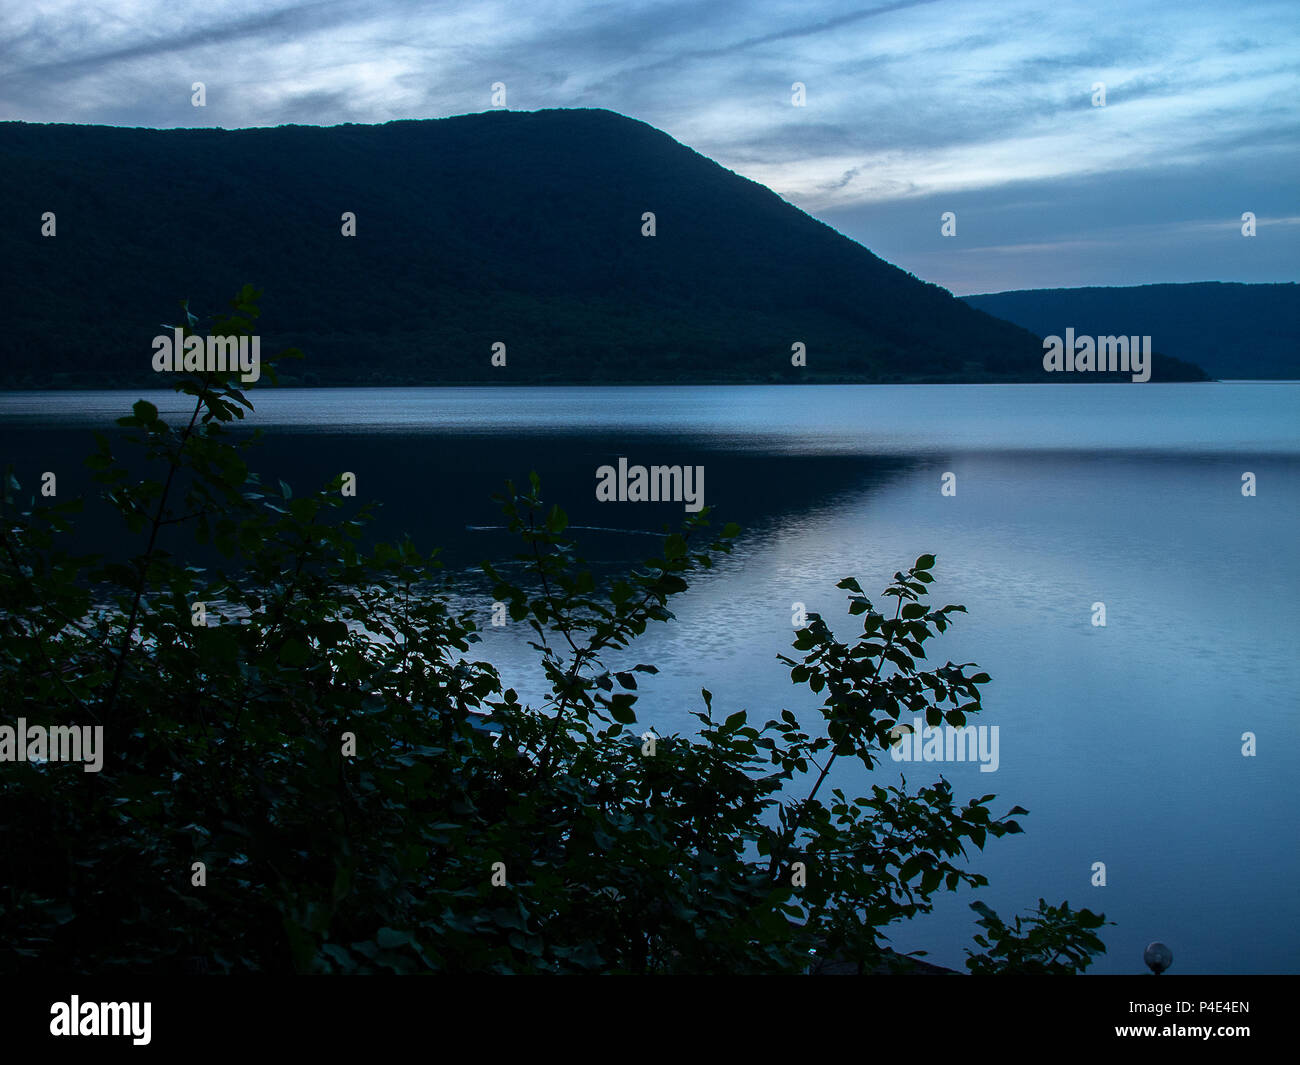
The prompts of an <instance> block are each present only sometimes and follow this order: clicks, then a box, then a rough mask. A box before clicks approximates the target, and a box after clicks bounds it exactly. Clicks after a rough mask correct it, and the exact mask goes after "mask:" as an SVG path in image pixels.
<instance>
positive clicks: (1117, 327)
mask: <svg viewBox="0 0 1300 1065" xmlns="http://www.w3.org/2000/svg"><path fill="white" fill-rule="evenodd" d="M964 298H965V300H966V302H967V303H969V304H970V305H971V306H972V307H977V308H979V309H980V310H981V311H987V312H988V313H989V314H992V315H995V316H996V317H998V318H1004V319H1006V320H1007V321H1008V322H1014V323H1015V324H1016V325H1019V326H1023V327H1024V328H1026V329H1028V330H1030V331H1031V332H1034V333H1038V334H1040V335H1044V336H1046V335H1049V334H1056V335H1064V333H1065V329H1066V327H1067V326H1073V327H1074V331H1075V333H1076V334H1077V335H1093V336H1095V335H1099V334H1100V335H1110V334H1115V333H1124V334H1130V335H1138V336H1149V337H1151V338H1152V344H1153V346H1154V347H1156V348H1157V349H1159V350H1162V351H1168V352H1171V353H1173V354H1175V355H1177V356H1178V357H1179V358H1182V359H1186V360H1187V361H1189V362H1194V363H1196V365H1198V366H1200V367H1202V368H1203V369H1204V370H1205V371H1206V372H1207V373H1209V374H1210V375H1211V376H1213V377H1217V378H1236V379H1247V378H1266V379H1273V380H1280V379H1286V380H1294V379H1296V378H1300V344H1298V343H1297V340H1296V338H1297V337H1300V285H1297V284H1295V283H1294V282H1293V283H1291V284H1282V285H1245V284H1238V283H1235V282H1222V281H1204V282H1197V283H1195V284H1185V285H1138V286H1135V287H1132V288H1044V289H1031V290H1022V291H1019V292H993V293H988V294H985V295H979V296H966V297H964Z"/></svg>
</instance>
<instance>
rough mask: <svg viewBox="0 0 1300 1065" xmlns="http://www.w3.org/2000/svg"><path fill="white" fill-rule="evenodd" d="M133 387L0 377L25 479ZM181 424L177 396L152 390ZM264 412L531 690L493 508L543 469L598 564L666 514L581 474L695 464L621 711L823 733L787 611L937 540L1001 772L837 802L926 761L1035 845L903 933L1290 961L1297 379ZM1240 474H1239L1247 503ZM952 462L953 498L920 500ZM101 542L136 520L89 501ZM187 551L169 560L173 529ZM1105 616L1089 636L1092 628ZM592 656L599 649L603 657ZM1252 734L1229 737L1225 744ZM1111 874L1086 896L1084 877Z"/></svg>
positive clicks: (625, 558) (780, 390)
mask: <svg viewBox="0 0 1300 1065" xmlns="http://www.w3.org/2000/svg"><path fill="white" fill-rule="evenodd" d="M135 398H137V397H136V396H135V395H126V394H120V393H117V394H113V393H97V394H69V393H45V394H17V393H10V394H5V395H0V462H2V461H10V460H11V461H14V462H15V464H16V472H17V476H18V477H19V479H20V481H22V483H23V485H24V490H25V491H27V492H30V491H32V490H34V488H35V486H36V485H38V484H39V478H40V474H41V473H42V472H43V471H45V470H55V471H57V472H58V477H59V481H58V484H59V498H60V499H63V498H69V497H71V496H73V495H76V494H79V493H82V492H85V491H88V490H89V488H90V486H91V481H90V477H89V474H88V472H87V471H85V469H84V468H83V467H81V466H80V459H81V458H82V457H84V455H85V454H86V453H87V451H88V449H89V439H90V430H91V428H92V427H98V428H101V429H106V428H107V427H108V426H110V425H111V422H112V418H113V417H115V416H117V415H119V414H121V413H125V411H126V410H127V409H128V408H129V406H130V403H131V401H132V400H133V399H135ZM148 398H150V399H151V400H152V401H153V402H155V403H156V404H157V405H158V406H159V407H160V409H161V410H163V411H164V414H165V415H167V416H169V417H173V420H175V419H177V418H179V417H180V412H181V410H182V407H181V404H180V401H179V398H178V397H176V396H174V395H172V394H169V393H160V394H158V395H152V394H151V395H150V396H149V397H148ZM253 399H254V402H255V404H256V405H257V407H258V411H257V413H256V414H255V415H253V416H252V417H251V418H250V420H251V421H252V422H253V423H255V424H257V425H260V426H262V427H263V428H265V429H266V430H267V440H266V442H265V444H264V446H263V447H262V448H261V449H260V456H259V457H258V459H257V460H256V461H255V463H254V467H255V468H256V469H258V470H259V471H260V472H261V473H262V474H263V476H264V477H265V478H266V479H267V481H268V483H270V484H274V483H275V481H276V480H278V479H281V478H282V479H284V480H285V481H286V482H288V483H289V484H290V485H291V486H292V488H293V490H294V492H295V494H301V493H302V492H304V491H306V490H307V489H309V488H310V487H312V486H314V485H317V484H320V483H323V482H325V481H327V480H328V479H330V478H332V477H334V476H336V475H337V474H339V473H340V472H343V471H345V470H346V471H350V472H353V473H355V474H356V475H357V485H358V501H357V502H358V503H361V502H365V501H368V500H373V501H377V502H379V503H381V504H382V506H381V509H380V511H379V517H378V519H377V521H376V523H375V527H374V535H375V536H376V537H382V538H385V539H393V538H395V537H397V536H399V535H401V534H402V533H410V534H411V535H412V537H413V538H414V539H415V540H416V542H417V544H418V545H419V546H420V547H422V548H425V549H427V548H430V547H433V546H440V547H442V548H443V549H444V553H443V556H442V557H443V559H444V561H445V562H446V564H447V573H448V580H449V583H450V587H451V589H452V591H453V593H454V595H455V596H456V597H458V598H459V599H460V600H461V602H462V603H463V604H464V605H465V606H467V607H468V608H470V609H472V610H473V611H474V612H475V616H476V617H478V618H480V619H481V620H480V624H481V625H482V626H483V635H484V640H483V642H482V643H481V644H479V645H477V649H478V651H479V654H478V657H482V658H486V659H487V660H489V661H491V662H493V663H494V664H495V665H496V666H497V667H498V668H499V669H500V670H501V672H502V674H503V678H504V679H505V680H506V682H507V683H508V684H510V685H511V686H514V687H516V688H517V689H518V690H519V691H520V693H521V695H523V696H525V697H531V698H534V699H537V698H540V697H541V695H542V694H543V688H542V684H541V675H540V671H539V670H538V669H537V668H536V667H535V665H534V657H535V656H534V652H532V651H531V650H530V649H529V647H528V646H527V643H528V640H529V638H530V636H531V631H530V630H528V629H527V627H526V626H525V625H514V626H506V627H505V628H496V629H494V628H492V627H491V625H490V615H491V596H490V588H489V587H488V585H487V582H486V581H485V580H484V578H483V577H482V576H481V574H479V573H478V570H477V566H478V563H479V562H480V561H481V560H482V559H484V558H492V559H493V560H494V561H495V560H500V559H502V558H503V557H508V556H509V555H510V554H511V553H512V552H513V550H514V544H513V543H512V542H511V539H510V537H509V536H508V535H507V534H506V533H505V532H503V531H501V530H500V529H499V528H493V527H494V526H500V525H501V524H502V519H501V517H500V514H499V512H498V510H497V509H496V507H495V506H494V504H493V503H492V500H491V496H492V494H493V493H494V492H496V491H498V490H499V488H500V486H501V484H502V483H503V482H504V480H505V479H506V478H508V477H513V478H514V479H515V480H516V482H517V483H520V484H522V483H524V482H525V481H526V478H527V475H528V473H529V471H530V470H536V471H537V472H538V473H539V474H540V476H541V478H542V485H543V493H544V495H545V497H546V499H547V500H548V502H556V503H559V504H560V505H561V506H562V507H564V509H565V510H566V511H567V512H568V513H569V517H570V522H571V524H572V525H573V526H591V527H592V528H590V529H587V530H584V529H577V530H576V531H575V535H576V536H577V537H578V539H579V540H580V541H581V542H582V544H583V546H584V549H585V553H586V554H587V555H588V557H589V558H591V559H592V560H593V561H595V562H597V563H598V564H599V566H600V569H601V571H602V572H604V571H614V570H617V569H620V568H624V567H626V566H630V565H633V564H635V563H637V562H638V561H640V560H642V559H644V558H645V557H647V556H648V555H650V554H653V553H654V551H655V548H656V547H657V545H658V542H657V540H656V539H655V538H654V535H653V534H654V533H656V532H657V531H658V530H659V529H660V528H661V527H662V526H663V525H664V524H665V523H667V524H669V525H670V526H672V527H676V526H677V525H678V524H679V523H680V522H681V520H682V519H683V518H684V517H686V516H687V511H686V510H685V507H684V506H683V504H682V503H671V504H668V503H662V504H653V503H632V502H604V503H602V502H598V501H597V499H596V494H595V485H596V470H597V468H598V467H600V466H601V465H604V464H616V463H617V461H618V459H619V458H620V457H625V458H627V460H628V462H629V463H642V464H646V465H649V464H657V465H672V464H682V465H690V466H703V467H704V471H705V480H704V499H705V502H706V503H707V504H708V505H709V506H710V507H711V508H713V509H714V521H715V525H716V526H717V527H719V528H720V527H721V525H722V524H723V523H725V522H728V521H734V522H737V523H738V524H739V525H740V526H741V527H742V530H743V531H742V534H741V536H740V537H739V539H738V541H737V544H736V550H735V552H734V553H733V554H732V555H731V556H729V557H726V558H724V559H722V560H721V561H720V563H719V565H718V566H717V567H716V569H715V570H713V571H712V572H709V573H707V574H703V575H701V576H700V577H699V578H698V579H697V580H694V581H693V582H692V585H691V588H690V590H689V591H688V592H686V593H684V594H683V595H682V596H681V597H679V599H678V600H676V603H675V605H674V609H675V612H676V614H677V620H676V621H674V622H671V623H669V624H666V625H658V626H653V627H652V628H651V629H650V630H648V631H647V633H646V634H645V636H644V637H643V638H641V639H640V640H638V641H637V643H635V644H634V645H633V648H632V649H631V652H630V654H631V658H630V661H643V662H650V663H653V664H655V665H657V666H658V667H659V668H660V670H661V673H660V674H658V675H657V676H654V677H649V678H646V680H645V682H644V683H643V684H642V687H641V690H640V691H641V701H640V702H639V703H638V713H639V718H640V722H641V724H642V725H644V726H650V725H653V726H654V727H655V728H656V729H658V731H660V732H661V733H669V732H688V731H693V730H694V728H695V726H696V724H697V723H696V722H695V720H694V718H693V717H692V716H691V713H692V711H695V710H699V709H702V703H701V700H700V697H699V690H700V688H701V687H707V688H709V689H710V690H711V691H712V692H713V693H714V705H715V709H716V710H719V711H723V712H728V713H729V712H731V711H733V710H735V709H739V708H746V709H748V710H750V712H751V719H754V718H757V719H758V720H760V721H761V720H767V719H768V718H771V717H775V716H777V715H778V714H779V712H780V710H781V709H782V708H789V709H792V710H794V711H796V712H797V713H800V714H801V716H803V717H804V719H805V720H813V717H812V707H813V706H814V705H815V702H814V697H813V696H811V695H810V693H808V692H807V691H806V689H802V688H795V687H794V686H792V685H791V683H790V680H789V676H788V672H787V671H786V669H785V668H784V667H782V666H781V665H780V663H779V662H777V660H776V655H777V654H778V653H781V652H785V651H788V650H789V645H790V641H791V639H792V638H793V625H792V614H793V613H794V610H795V606H796V604H802V605H803V606H804V608H806V610H808V611H820V612H822V613H823V614H824V615H825V616H826V618H827V620H828V621H829V622H830V623H831V625H832V627H833V628H835V629H836V630H837V631H838V632H839V633H840V634H841V636H842V637H847V636H849V635H851V634H852V633H853V631H854V624H855V623H854V621H853V619H851V618H850V617H849V616H848V615H847V613H846V610H845V607H846V602H845V600H844V598H843V596H844V593H842V592H840V591H838V590H837V589H836V588H835V584H836V582H837V581H838V580H839V579H840V578H842V577H845V576H849V575H853V576H856V577H858V578H859V579H860V580H861V582H862V585H863V588H864V589H865V590H866V592H867V594H868V595H869V596H872V597H873V598H875V597H876V596H877V595H878V593H879V591H880V589H881V588H883V586H884V585H885V584H886V583H887V582H888V580H889V578H890V576H891V575H892V573H893V572H894V570H896V569H900V568H905V567H906V566H907V565H908V564H910V563H911V562H912V561H913V560H914V559H915V558H916V557H917V556H918V555H920V554H922V553H926V552H932V553H934V554H935V555H937V556H938V563H937V565H936V568H935V575H936V578H937V581H936V584H935V585H934V586H933V598H934V600H935V601H936V602H938V603H939V604H942V603H962V604H964V605H965V606H966V607H967V608H968V611H969V613H968V614H967V615H965V616H960V617H959V618H958V620H957V623H956V625H955V627H954V628H953V629H952V630H950V631H949V633H947V634H945V635H944V636H942V637H940V638H939V639H938V640H937V641H936V642H935V643H934V644H932V645H931V646H932V648H933V654H934V655H935V656H937V658H938V661H939V662H943V661H945V660H949V659H951V660H952V661H954V662H965V661H974V662H978V663H979V665H980V667H981V668H982V669H984V670H985V671H986V672H988V673H989V674H991V676H992V678H993V683H992V684H990V685H989V686H988V687H987V689H986V690H985V708H984V712H983V714H982V715H981V720H980V722H979V723H980V724H983V725H987V726H989V727H992V726H997V728H998V757H997V763H996V768H995V769H990V768H989V764H988V763H986V764H985V765H983V766H981V765H980V764H976V763H975V762H974V761H969V760H968V761H961V762H958V761H945V762H933V763H931V762H924V763H918V764H908V763H892V762H891V763H886V765H885V766H883V767H882V768H881V769H880V770H879V771H878V772H877V774H875V776H876V777H877V778H878V780H876V781H873V780H871V779H869V778H867V776H866V774H864V773H862V772H861V771H860V770H853V769H852V768H846V769H845V770H844V771H843V772H839V771H838V767H837V772H836V773H833V774H832V779H831V780H830V781H829V783H830V784H831V785H832V786H839V787H843V788H845V790H847V791H850V792H851V793H852V790H853V789H863V788H866V787H869V786H870V785H871V784H872V783H875V782H879V783H891V782H894V781H896V780H897V779H898V776H899V774H900V772H901V773H904V774H905V775H906V777H907V779H908V781H909V783H910V784H912V785H917V784H922V783H928V782H931V781H933V780H935V779H937V778H938V777H939V776H940V775H943V776H944V777H946V778H947V779H949V780H950V781H952V782H953V784H954V788H955V790H956V793H957V795H958V796H959V797H967V796H978V795H983V794H987V793H994V794H996V795H997V796H998V801H997V802H996V803H995V804H994V806H995V808H996V809H997V811H998V812H999V813H1001V812H1005V810H1006V809H1007V808H1009V807H1010V806H1011V805H1013V804H1016V803H1019V804H1020V805H1022V806H1025V807H1026V808H1028V809H1029V811H1030V816H1028V817H1026V818H1023V819H1022V822H1023V824H1024V827H1025V833H1024V834H1023V835H1019V836H1009V837H1006V838H1004V839H1002V840H995V841H991V842H990V843H989V845H988V847H987V848H986V850H985V851H984V852H983V853H979V852H976V853H975V854H974V855H973V856H972V865H973V866H974V867H975V868H977V869H979V871H981V872H984V873H985V874H986V875H987V876H989V878H990V881H991V885H990V887H989V888H986V889H984V890H982V891H981V892H978V893H971V892H962V893H960V894H959V895H958V896H956V897H954V898H948V899H945V900H944V902H943V903H942V904H941V905H940V906H939V907H938V908H937V909H936V912H935V913H934V914H932V915H930V916H929V917H925V918H920V919H918V920H916V921H913V922H910V923H909V924H908V925H906V926H900V927H898V928H897V930H896V935H897V939H896V944H895V945H896V946H897V947H899V948H900V949H904V950H915V949H924V950H928V951H929V952H930V954H929V959H930V960H931V961H935V962H937V963H940V964H943V965H948V966H951V967H954V968H959V969H960V968H963V961H964V954H963V953H962V946H963V945H964V944H966V943H968V942H969V939H970V935H971V934H972V932H974V931H975V930H976V929H975V927H974V923H973V915H972V913H971V912H970V910H969V909H968V904H969V902H970V901H971V900H972V899H974V898H983V899H984V900H985V901H987V902H988V903H989V904H990V905H992V906H993V907H994V908H995V909H998V910H999V912H1001V913H1003V914H1004V915H1008V914H1010V913H1015V912H1023V911H1024V910H1027V909H1030V908H1032V907H1033V906H1034V905H1035V904H1036V902H1037V900H1038V898H1039V897H1040V896H1042V897H1045V898H1047V899H1048V900H1049V901H1060V900H1062V899H1068V900H1069V902H1070V903H1071V905H1072V906H1076V907H1080V906H1087V907H1088V908H1090V909H1093V910H1101V911H1104V912H1105V913H1106V915H1107V918H1108V919H1109V920H1112V921H1115V922H1117V924H1116V926H1115V927H1112V928H1107V929H1106V930H1105V935H1104V938H1105V941H1106V943H1107V946H1108V953H1107V954H1106V955H1105V956H1103V958H1102V959H1101V960H1100V961H1099V962H1098V963H1097V965H1096V966H1095V967H1094V970H1093V971H1097V972H1138V971H1141V970H1142V962H1141V953H1142V948H1143V947H1145V945H1146V944H1147V943H1148V942H1150V941H1152V940H1154V939H1160V940H1163V941H1164V942H1166V943H1168V944H1169V945H1170V946H1171V947H1172V949H1173V951H1174V956H1175V962H1174V968H1173V970H1171V972H1183V973H1192V972H1222V973H1236V972H1240V973H1247V972H1265V973H1266V972H1296V971H1300V901H1298V895H1297V892H1296V890H1295V885H1296V883H1297V882H1298V878H1300V831H1298V828H1297V825H1298V823H1300V819H1298V817H1297V815H1298V814H1300V800H1298V799H1297V797H1296V788H1295V781H1296V779H1297V776H1298V774H1300V716H1298V711H1300V705H1298V704H1300V697H1298V696H1297V692H1300V665H1298V663H1297V656H1296V653H1295V646H1296V641H1297V636H1298V635H1300V604H1298V603H1297V598H1296V590H1297V586H1298V584H1300V582H1298V578H1300V559H1298V558H1297V552H1296V546H1295V545H1296V527H1297V519H1300V384H1297V383H1294V382H1281V383H1278V382H1248V383H1245V382H1243V383H1233V382H1222V383H1214V384H1200V385H1191V384H1189V385H1154V384H1153V385H1144V386H1136V385H1133V386H1128V385H1089V386H1075V387H1070V386H897V387H890V386H885V387H870V386H864V387H844V388H839V387H836V388H810V387H798V386H794V387H766V388H764V387H735V388H731V387H726V388H712V389H701V388H682V389H670V388H665V389H658V388H655V389H632V388H626V389H623V388H605V389H601V388H554V389H549V388H548V389H406V390H402V389H371V390H330V391H317V392H312V391H293V390H289V391H280V392H276V391H268V392H266V393H265V394H259V393H257V392H254V393H253ZM1247 472H1249V473H1252V474H1254V476H1255V479H1256V482H1257V494H1256V495H1255V496H1253V497H1248V496H1243V494H1242V491H1241V486H1242V476H1243V474H1244V473H1247ZM945 474H950V475H952V478H953V480H954V483H955V485H956V494H955V495H947V496H945V495H944V494H942V493H941V485H942V484H943V481H944V475H945ZM86 524H87V526H88V527H89V528H90V530H91V531H92V533H93V539H94V543H95V545H96V546H98V547H100V548H101V549H104V550H108V551H117V550H120V549H121V548H122V547H123V546H124V545H125V540H124V539H123V538H122V537H121V536H120V535H119V534H118V533H116V532H114V531H113V530H114V526H113V524H112V523H111V522H109V521H105V520H102V517H101V516H100V514H97V513H95V512H92V513H91V514H90V515H88V520H87V522H86ZM177 549H178V548H177ZM1099 602H1100V603H1104V604H1105V608H1106V622H1107V623H1106V625H1105V626H1104V627H1103V626H1097V625H1095V624H1093V619H1094V617H1095V609H1094V604H1096V603H1099ZM611 664H615V663H613V662H611ZM1247 732H1249V733H1252V734H1253V735H1254V736H1255V737H1256V744H1257V753H1256V754H1255V755H1254V756H1253V757H1245V756H1243V753H1242V748H1243V738H1242V737H1243V735H1244V734H1245V733H1247ZM1098 862H1101V863H1104V864H1105V871H1106V884H1105V886H1104V887H1103V886H1096V885H1094V880H1095V879H1096V875H1095V869H1096V863H1098Z"/></svg>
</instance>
